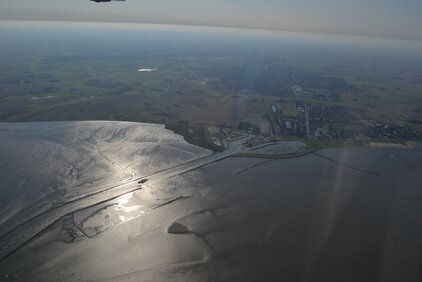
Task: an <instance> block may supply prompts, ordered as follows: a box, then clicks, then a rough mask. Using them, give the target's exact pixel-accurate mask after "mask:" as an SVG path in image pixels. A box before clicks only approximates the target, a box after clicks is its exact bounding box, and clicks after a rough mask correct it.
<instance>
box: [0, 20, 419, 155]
mask: <svg viewBox="0 0 422 282" xmlns="http://www.w3.org/2000/svg"><path fill="white" fill-rule="evenodd" d="M0 33H2V34H3V36H2V37H3V38H8V40H5V41H2V42H1V43H0V48H1V50H2V52H1V54H0V62H1V65H2V68H1V69H0V121H53V120H54V121H56V120H65V121H73V120H122V121H138V122H150V123H160V124H165V125H166V127H167V128H169V129H171V130H173V131H175V132H177V133H179V134H182V135H183V136H184V137H185V138H186V140H188V141H189V142H191V143H194V144H197V145H200V146H202V147H206V148H210V149H213V150H217V151H218V150H222V149H224V147H225V144H226V143H227V140H231V139H233V138H236V137H237V136H240V135H242V134H249V136H251V137H252V136H255V137H254V138H251V139H250V140H249V144H250V145H257V144H260V143H264V142H268V141H278V140H282V139H304V140H308V143H309V144H311V145H312V144H324V143H327V142H328V143H330V144H332V143H333V142H334V143H335V142H337V143H344V142H351V143H356V144H361V143H368V142H373V141H377V142H379V141H382V142H396V143H401V142H404V141H409V140H416V141H417V140H421V133H422V80H421V77H422V68H421V66H422V59H421V58H422V56H421V54H422V52H421V48H418V46H419V47H420V43H419V42H413V43H412V42H401V41H400V42H395V41H388V40H381V39H371V38H366V39H362V38H343V37H336V36H331V37H329V36H327V37H324V36H323V35H321V36H320V37H318V36H315V35H313V36H310V35H306V34H302V35H298V34H281V35H280V34H278V35H275V34H271V35H269V34H265V33H264V34H260V33H256V32H251V33H247V32H245V31H237V32H236V31H232V30H230V31H226V30H224V29H221V30H219V29H217V30H212V31H209V30H207V31H205V32H201V30H193V31H192V30H190V31H186V30H184V29H182V28H180V30H176V31H169V30H165V29H159V28H153V27H150V28H143V29H139V30H136V29H127V30H123V29H122V30H121V29H98V28H97V29H77V28H75V29H65V30H63V29H59V28H51V27H49V28H40V27H38V28H34V29H33V30H29V29H25V28H15V29H13V28H12V29H8V30H6V29H0ZM418 44H419V45H418ZM408 45H409V46H408ZM415 46H416V47H415ZM328 143H327V144H328Z"/></svg>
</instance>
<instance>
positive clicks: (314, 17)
mask: <svg viewBox="0 0 422 282" xmlns="http://www.w3.org/2000/svg"><path fill="white" fill-rule="evenodd" d="M0 20H75V21H111V22H148V23H170V24H172V23H174V24H194V25H211V26H232V27H254V28H270V29H281V30H294V31H305V32H334V33H345V34H358V35H374V36H388V37H399V38H411V39H419V40H422V1H421V0H127V1H126V2H114V3H113V2H111V3H99V4H97V3H95V2H91V1H89V0H0Z"/></svg>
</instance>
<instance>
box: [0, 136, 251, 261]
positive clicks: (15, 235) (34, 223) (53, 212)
mask: <svg viewBox="0 0 422 282" xmlns="http://www.w3.org/2000/svg"><path fill="white" fill-rule="evenodd" d="M245 138H247V137H245ZM245 138H243V139H239V140H236V141H233V142H230V147H229V149H228V150H226V151H224V152H219V153H214V154H210V155H207V156H205V157H202V158H199V159H196V160H193V161H190V162H186V163H183V164H181V165H178V166H175V167H172V168H169V169H164V170H162V171H158V172H155V173H152V174H150V175H144V176H142V177H140V178H137V179H135V180H133V181H131V182H128V183H125V184H122V185H119V186H116V187H113V188H111V189H107V190H105V191H101V192H97V193H93V194H90V195H86V196H84V197H81V198H79V199H76V200H73V201H70V202H67V203H63V204H61V205H59V206H56V207H52V208H51V209H49V210H47V211H45V212H42V213H40V214H35V215H34V216H33V217H32V218H29V219H27V220H26V221H25V222H23V223H22V224H20V225H19V226H16V227H15V228H13V229H12V230H11V231H10V232H8V233H6V234H4V235H3V236H2V237H1V238H0V261H2V260H3V259H5V258H7V257H8V256H9V255H11V254H12V253H13V252H15V251H16V250H18V249H19V248H20V247H22V246H23V245H25V244H26V243H28V242H29V241H31V240H32V239H33V238H35V237H36V236H37V235H38V234H40V233H41V232H43V231H44V230H45V229H46V228H48V227H49V226H51V225H52V224H54V223H55V222H57V221H59V220H60V219H61V218H63V217H64V216H66V215H69V214H72V213H75V212H77V211H81V210H84V209H86V208H89V207H92V206H95V205H98V204H101V203H104V202H108V201H111V200H113V199H116V198H118V197H121V196H123V195H125V194H128V193H131V192H134V191H137V190H140V189H142V186H141V185H139V184H138V181H139V180H140V179H141V178H144V177H148V178H149V179H163V178H170V177H174V176H177V175H181V174H184V173H186V172H189V171H192V170H195V169H198V168H200V167H202V166H205V165H207V164H210V163H213V162H217V161H220V160H223V159H225V158H227V157H229V156H231V155H234V154H236V153H239V152H241V151H243V145H242V144H243V143H244V141H245Z"/></svg>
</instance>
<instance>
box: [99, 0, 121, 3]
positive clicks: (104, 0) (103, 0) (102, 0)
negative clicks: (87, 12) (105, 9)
mask: <svg viewBox="0 0 422 282" xmlns="http://www.w3.org/2000/svg"><path fill="white" fill-rule="evenodd" d="M91 1H94V2H97V3H100V2H111V1H126V0H91Z"/></svg>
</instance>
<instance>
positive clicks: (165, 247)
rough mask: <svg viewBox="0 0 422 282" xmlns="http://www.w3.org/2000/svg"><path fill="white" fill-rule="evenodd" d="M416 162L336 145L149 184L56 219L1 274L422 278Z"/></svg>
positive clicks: (229, 163) (39, 277) (410, 153)
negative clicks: (311, 151)
mask: <svg viewBox="0 0 422 282" xmlns="http://www.w3.org/2000/svg"><path fill="white" fill-rule="evenodd" d="M421 157H422V153H421V147H420V146H418V147H417V149H416V150H400V149H369V148H347V149H341V148H336V149H326V150H322V151H319V152H318V154H310V155H307V156H302V157H299V158H294V159H286V160H272V161H269V162H265V163H261V164H259V163H260V162H262V160H256V159H248V158H229V159H225V160H222V161H219V162H216V163H213V164H211V165H208V166H205V167H202V168H200V169H197V170H194V171H190V172H188V173H185V174H183V175H180V176H175V177H171V178H167V179H154V180H151V181H149V182H147V183H146V184H145V187H143V189H142V190H140V191H137V192H134V193H132V194H130V195H129V196H124V197H121V198H119V199H116V200H113V201H110V202H108V203H104V204H102V205H101V206H98V207H93V208H90V209H89V210H83V211H80V212H77V213H75V214H72V215H69V216H67V217H66V218H63V219H62V220H61V221H59V222H57V223H56V224H54V225H53V226H51V227H49V228H48V229H47V230H46V231H44V232H43V233H42V234H40V235H39V236H38V237H37V238H36V239H35V240H33V241H31V242H30V243H28V244H27V245H25V246H24V247H23V248H21V249H20V250H19V251H17V252H16V253H14V254H13V255H12V256H10V257H8V258H7V259H6V260H3V261H1V262H0V277H2V279H7V278H10V277H12V278H13V280H18V281H19V280H20V281H27V280H28V279H31V280H35V281H46V280H63V281H92V280H105V279H110V280H112V281H152V280H164V279H169V278H173V279H175V280H176V281H198V280H200V281H216V280H223V281H263V280H265V281H418V282H419V281H420V277H421V270H420V269H421V268H420V266H421V265H422V261H421V250H422V226H421V225H420V218H422V205H421V201H422V192H421V190H420V175H421V173H422V165H421V162H420V160H421V159H422V158H421ZM257 164H259V165H257ZM247 168H249V169H247ZM355 168H358V169H355ZM245 169H247V170H245ZM239 171H244V172H242V173H238V172H239ZM367 171H370V172H374V173H372V174H369V173H365V172H367Z"/></svg>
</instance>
